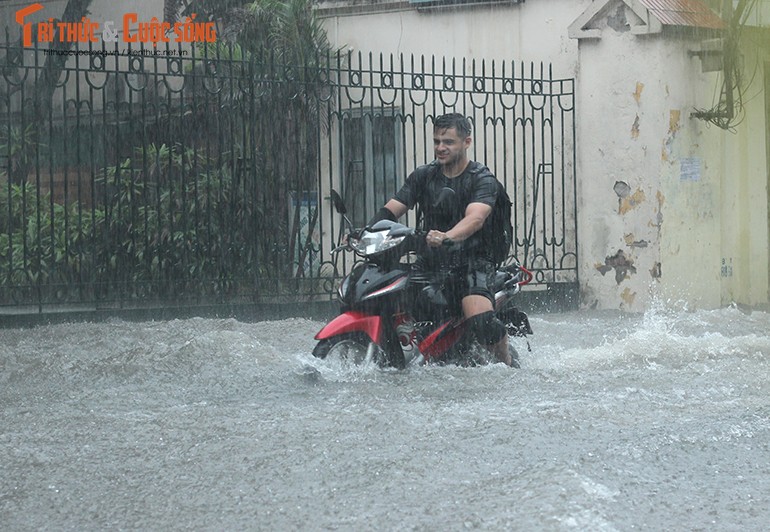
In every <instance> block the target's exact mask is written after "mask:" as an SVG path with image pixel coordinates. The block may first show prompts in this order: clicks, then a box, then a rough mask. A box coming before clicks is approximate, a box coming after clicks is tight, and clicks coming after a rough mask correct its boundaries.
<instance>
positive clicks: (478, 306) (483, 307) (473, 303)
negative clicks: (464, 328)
mask: <svg viewBox="0 0 770 532" xmlns="http://www.w3.org/2000/svg"><path fill="white" fill-rule="evenodd" d="M493 311H494V308H493V307H492V302H491V301H490V300H489V299H487V298H486V297H484V296H479V295H470V296H465V297H464V298H463V316H465V319H469V318H472V317H473V316H477V315H479V314H483V313H484V312H493ZM484 347H485V348H486V349H487V350H488V351H489V352H490V353H492V354H493V355H495V356H496V357H497V360H499V361H500V362H502V363H504V364H507V365H508V366H512V365H513V360H512V359H511V353H510V351H509V349H508V335H507V334H506V335H505V336H503V337H502V338H501V339H500V341H499V342H497V343H496V344H492V345H485V346H484Z"/></svg>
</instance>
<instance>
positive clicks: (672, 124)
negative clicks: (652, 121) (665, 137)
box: [668, 109, 682, 135]
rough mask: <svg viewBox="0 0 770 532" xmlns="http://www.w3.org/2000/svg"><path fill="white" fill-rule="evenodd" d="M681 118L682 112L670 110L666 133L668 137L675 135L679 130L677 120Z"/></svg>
mask: <svg viewBox="0 0 770 532" xmlns="http://www.w3.org/2000/svg"><path fill="white" fill-rule="evenodd" d="M681 118H682V111H680V110H679V109H671V111H670V112H669V115H668V132H669V134H670V135H675V134H676V132H677V131H679V129H680V128H681V126H680V125H679V120H680V119H681Z"/></svg>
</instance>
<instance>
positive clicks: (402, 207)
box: [368, 113, 513, 366]
mask: <svg viewBox="0 0 770 532" xmlns="http://www.w3.org/2000/svg"><path fill="white" fill-rule="evenodd" d="M471 142H472V139H471V124H470V122H469V121H468V119H467V118H466V117H465V116H463V115H461V114H459V113H450V114H446V115H442V116H439V117H438V118H437V119H436V121H435V122H434V126H433V149H434V154H435V157H436V160H435V161H434V162H433V163H431V164H429V165H425V166H421V167H419V168H417V169H416V170H415V171H414V172H412V173H411V174H410V175H409V177H408V178H407V179H406V181H405V183H404V185H403V187H401V189H400V190H399V191H398V192H397V193H396V194H395V195H394V196H393V198H392V199H391V200H389V201H388V202H387V203H386V204H385V206H384V207H382V208H380V210H379V211H378V212H377V214H376V215H375V217H374V218H373V219H372V220H371V221H370V222H369V224H368V225H369V226H370V227H371V226H372V225H373V224H374V223H376V222H377V221H379V220H385V219H387V220H392V221H394V222H395V221H397V220H398V218H400V217H401V216H403V215H404V214H405V213H406V212H407V211H408V210H409V209H411V208H413V207H414V206H415V205H419V208H420V209H421V211H422V212H421V214H422V216H424V224H425V228H426V229H428V233H427V235H426V237H425V238H426V242H427V244H428V246H429V249H430V250H431V251H432V253H428V254H426V256H424V257H422V258H421V261H422V264H423V266H424V267H425V268H426V269H428V270H431V269H437V268H440V267H449V268H450V269H451V270H452V271H453V272H454V273H455V274H456V275H457V277H456V278H457V279H458V283H457V286H455V287H453V288H454V292H455V293H456V295H457V298H458V299H460V300H461V305H462V311H463V316H464V318H465V319H466V320H467V321H468V323H469V330H470V331H471V333H472V334H474V336H475V338H476V340H477V341H478V342H479V344H481V345H482V346H484V347H486V348H487V349H488V350H489V351H490V352H492V353H493V354H494V355H495V356H496V357H497V359H498V360H499V361H500V362H504V363H505V364H507V365H509V366H511V365H512V363H513V362H512V358H511V354H510V352H509V348H508V335H507V332H506V328H505V325H503V323H502V322H501V321H500V320H499V319H497V318H496V317H495V314H494V293H493V292H492V286H493V281H494V276H495V271H496V265H495V263H494V261H493V260H492V258H491V255H490V250H489V249H487V248H486V247H485V246H484V245H483V242H484V241H485V240H487V239H485V238H484V236H485V233H486V232H488V231H495V230H501V229H500V228H495V227H492V224H490V223H488V222H489V217H490V214H491V213H492V209H493V207H494V205H495V201H496V199H497V193H498V192H497V190H498V184H497V179H496V178H495V176H494V175H493V174H492V173H491V172H490V171H489V169H488V168H486V167H485V166H483V165H482V164H480V163H477V162H475V161H470V160H469V159H468V155H467V151H468V148H469V147H470V145H471ZM445 188H449V189H451V190H452V191H453V192H454V194H453V196H454V200H455V201H453V202H450V203H451V206H449V207H447V202H445V201H439V194H440V193H441V192H442V190H443V189H445ZM485 222H487V223H485ZM447 239H451V240H452V241H453V242H455V243H461V244H460V245H459V246H456V247H457V248H459V251H453V249H454V247H453V248H449V249H447V248H445V247H442V246H443V242H444V240H447Z"/></svg>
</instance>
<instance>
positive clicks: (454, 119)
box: [433, 113, 471, 139]
mask: <svg viewBox="0 0 770 532" xmlns="http://www.w3.org/2000/svg"><path fill="white" fill-rule="evenodd" d="M449 128H455V130H456V131H457V135H458V136H459V137H460V138H461V139H464V138H466V137H468V136H470V134H471V123H470V121H469V120H468V119H467V118H466V117H465V116H463V115H461V114H460V113H449V114H445V115H441V116H439V117H438V118H436V121H435V122H434V123H433V129H435V130H439V131H443V130H445V129H449Z"/></svg>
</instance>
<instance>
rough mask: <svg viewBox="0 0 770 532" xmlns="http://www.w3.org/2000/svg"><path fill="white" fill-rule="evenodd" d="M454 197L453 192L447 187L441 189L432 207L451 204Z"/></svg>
mask: <svg viewBox="0 0 770 532" xmlns="http://www.w3.org/2000/svg"><path fill="white" fill-rule="evenodd" d="M454 197H455V191H454V190H452V189H451V188H449V187H444V188H442V189H441V192H439V193H438V197H437V198H436V201H434V202H433V207H434V208H437V207H440V206H441V205H444V204H447V203H451V202H452V201H453V200H454Z"/></svg>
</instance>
